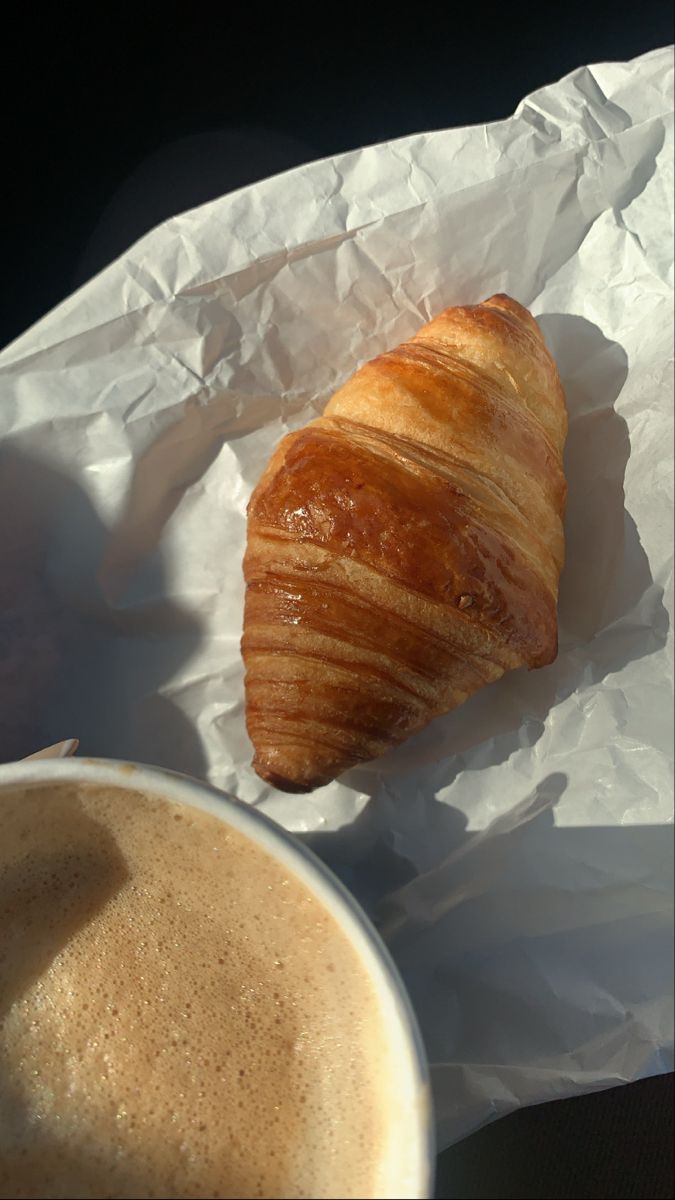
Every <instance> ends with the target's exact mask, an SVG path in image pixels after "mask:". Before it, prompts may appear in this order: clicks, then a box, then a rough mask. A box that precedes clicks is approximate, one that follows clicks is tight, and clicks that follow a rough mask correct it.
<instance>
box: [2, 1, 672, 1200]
mask: <svg viewBox="0 0 675 1200" xmlns="http://www.w3.org/2000/svg"><path fill="white" fill-rule="evenodd" d="M83 11H84V10H78V9H77V7H75V8H74V9H70V10H65V11H61V10H57V8H56V6H53V7H52V10H51V11H43V10H42V9H38V8H32V7H26V6H25V7H24V8H23V9H22V10H21V12H19V13H18V14H17V13H16V11H15V12H14V16H13V20H14V21H15V26H14V32H9V31H8V29H7V28H6V29H5V31H4V35H3V36H4V44H3V47H2V51H1V54H2V71H1V72H0V89H1V91H2V110H3V153H2V163H3V169H4V178H3V181H2V189H1V190H0V211H1V215H2V217H3V220H2V224H1V226H0V228H1V230H2V232H1V238H2V246H1V250H2V263H3V267H4V279H3V288H2V307H1V310H0V345H4V344H5V343H6V342H8V341H10V340H11V339H12V338H14V337H16V336H17V335H18V334H20V333H21V332H23V330H24V329H26V328H28V326H29V325H31V324H32V323H33V322H35V321H36V320H38V319H39V318H40V317H41V316H42V315H43V314H44V313H46V312H48V311H49V309H51V308H52V307H53V306H54V305H55V304H56V303H57V302H58V301H59V300H61V299H63V298H64V297H65V296H67V295H68V294H69V293H70V292H71V291H72V290H73V289H74V287H75V286H77V285H78V284H80V283H83V282H85V281H86V279H87V278H88V277H89V276H90V275H91V274H93V273H95V272H96V271H97V270H99V269H100V268H101V267H103V266H105V265H106V263H107V262H109V261H110V260H111V259H112V258H114V257H116V256H117V254H119V253H121V252H122V251H123V250H124V249H125V248H126V246H128V245H129V244H130V243H131V242H132V241H134V240H135V239H136V238H137V237H139V236H140V235H141V234H143V233H144V232H146V231H147V230H148V229H149V228H151V227H152V226H153V225H155V224H157V223H158V222H159V221H161V220H163V219H164V218H166V217H168V216H170V215H172V214H173V213H175V212H178V211H181V210H182V209H185V208H189V207H192V206H193V205H196V204H199V203H202V202H203V201H206V200H208V199H212V198H214V197H215V196H218V195H220V194H222V193H223V192H225V191H227V190H230V189H231V188H233V187H238V186H241V185H243V184H246V183H250V182H253V181H254V180H256V179H259V178H262V177H264V176H265V175H268V174H272V173H275V172H277V171H279V170H284V169H286V168H288V167H292V166H295V165H297V164H299V163H301V162H305V161H308V160H311V159H314V158H320V157H324V156H325V155H330V154H333V153H335V152H338V151H342V150H348V149H352V148H355V147H358V146H362V145H364V144H368V143H372V142H378V141H382V140H385V139H388V138H395V137H400V136H402V135H404V134H408V133H414V132H418V131H420V130H425V129H435V128H442V127H445V126H455V125H465V124H476V123H481V122H487V121H494V120H498V119H500V118H503V117H506V116H508V115H509V114H510V113H511V112H513V110H514V109H515V107H516V106H517V104H518V102H519V101H520V100H521V99H522V97H523V96H524V95H526V94H527V93H528V92H531V91H533V90H534V89H536V88H539V87H542V86H544V85H545V84H547V83H550V82H552V81H553V80H555V79H557V78H559V77H560V76H562V75H564V74H566V73H567V72H568V71H571V70H573V69H574V68H575V67H577V66H579V65H581V64H583V63H592V62H598V61H606V60H626V59H630V58H633V57H635V56H636V55H638V54H641V53H643V52H645V51H647V50H651V49H654V48H656V47H658V46H662V45H666V44H668V43H670V42H672V41H673V10H672V6H671V3H670V2H669V0H656V2H654V0H640V2H639V3H613V4H606V3H602V2H593V0H588V3H586V4H578V3H572V2H570V3H567V4H560V5H558V4H548V5H546V4H542V3H540V4H537V5H514V4H510V5H502V6H501V7H500V8H499V9H491V8H489V7H488V6H486V5H485V4H480V3H475V4H470V3H469V0H463V2H462V3H461V4H453V3H445V4H444V5H442V6H441V5H438V6H437V7H436V6H431V5H428V4H427V5H411V4H408V5H406V6H404V7H402V8H401V10H400V11H399V14H398V15H395V12H394V9H393V8H392V7H391V6H388V7H387V8H384V7H381V8H380V9H379V10H377V11H374V10H373V9H372V8H369V9H366V6H365V5H361V6H358V5H357V6H348V7H347V8H346V9H344V8H338V9H336V10H330V9H325V10H323V12H322V10H320V9H319V8H318V7H314V8H312V9H308V10H307V12H306V15H305V16H304V17H303V18H302V19H300V18H299V16H298V15H297V14H298V12H299V11H300V10H298V9H297V7H293V8H288V9H282V10H279V9H276V10H274V12H275V15H274V17H272V16H270V15H269V14H268V13H267V10H266V9H262V8H258V6H253V5H248V6H247V5H245V4H242V5H240V6H238V8H237V10H235V9H234V6H227V7H225V6H218V7H216V6H213V5H192V6H188V5H186V4H185V3H184V4H182V5H181V6H180V7H178V6H175V5H171V4H165V5H164V6H162V8H161V9H160V8H154V7H153V6H150V5H144V4H142V3H140V2H139V3H138V4H137V5H136V7H135V8H132V7H131V6H129V7H126V8H125V7H122V6H105V7H104V6H101V7H100V8H99V9H98V10H97V11H95V10H94V8H93V6H92V8H91V9H90V10H89V16H88V17H86V18H85V17H83V15H82V13H83ZM101 13H103V16H101V15H100V14H101ZM95 17H96V20H97V22H98V27H97V29H96V30H95V29H94V27H93V21H94V18H95ZM207 134H208V135H210V136H209V137H208V138H204V137H203V136H202V135H207ZM185 139H188V140H187V141H186V140H185ZM0 402H1V401H0ZM671 1135H672V1077H666V1078H661V1079H656V1080H650V1081H646V1082H644V1083H641V1084H635V1085H632V1086H630V1087H628V1088H622V1089H618V1090H615V1091H612V1092H608V1093H605V1094H603V1095H600V1096H594V1097H588V1098H581V1099H576V1100H572V1101H565V1102H560V1103H557V1104H553V1105H546V1106H543V1107H540V1108H538V1109H533V1110H530V1111H528V1112H522V1113H518V1114H515V1115H513V1116H511V1117H508V1118H506V1119H505V1120H503V1121H500V1122H498V1123H497V1124H496V1125H494V1126H492V1127H490V1128H488V1129H486V1130H484V1131H482V1132H480V1133H478V1134H476V1135H474V1137H472V1138H469V1139H468V1140H467V1141H466V1142H464V1143H463V1144H462V1145H461V1146H459V1147H455V1148H454V1149H453V1150H451V1151H449V1152H447V1153H446V1154H445V1155H443V1156H442V1159H441V1162H440V1166H439V1180H438V1194H439V1196H442V1197H451V1196H452V1197H460V1196H461V1197H493V1196H494V1197H511V1196H514V1197H515V1196H524V1197H530V1196H531V1197H535V1196H541V1197H569V1198H571V1197H581V1196H599V1197H600V1196H602V1197H617V1198H620V1197H661V1196H672V1195H673V1165H672V1141H671Z"/></svg>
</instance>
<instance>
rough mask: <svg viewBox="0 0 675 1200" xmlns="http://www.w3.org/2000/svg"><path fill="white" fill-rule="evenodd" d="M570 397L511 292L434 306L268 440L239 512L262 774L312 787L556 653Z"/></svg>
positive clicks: (250, 680) (249, 691)
mask: <svg viewBox="0 0 675 1200" xmlns="http://www.w3.org/2000/svg"><path fill="white" fill-rule="evenodd" d="M566 430H567V414H566V409H565V398H564V393H563V390H562V386H561V384H560V379H559V377H558V372H557V370H556V366H555V363H554V361H553V359H552V357H551V355H550V354H549V352H548V350H547V349H546V346H545V343H544V339H543V337H542V335H541V332H540V330H539V327H538V326H537V324H536V322H535V320H534V319H533V317H532V316H531V315H530V313H529V312H528V311H527V310H526V309H525V308H523V307H522V306H521V305H520V304H518V303H516V302H515V301H514V300H511V299H510V298H509V297H508V296H503V295H499V296H493V297H492V298H491V299H490V300H486V301H485V302H484V303H483V304H479V305H475V306H470V307H465V308H448V309H446V310H445V311H444V312H442V313H440V314H439V315H438V316H437V317H435V318H434V319H433V320H432V321H430V322H429V323H428V324H427V325H424V326H423V327H422V329H420V330H419V332H418V333H417V334H415V336H414V337H413V338H411V340H410V341H408V342H404V343H403V345H401V346H399V347H398V348H397V349H395V350H391V351H390V352H389V353H387V354H381V355H379V356H378V357H377V358H375V359H373V360H372V361H371V362H368V363H366V364H365V366H363V367H361V369H360V370H358V371H357V372H356V374H355V375H354V376H353V377H352V378H351V379H350V380H349V382H348V383H347V384H346V385H345V386H344V387H342V388H341V389H340V390H339V391H338V392H336V394H335V395H334V396H333V398H332V400H331V401H330V403H329V404H328V406H327V408H326V410H325V413H324V416H322V417H320V418H319V419H318V420H315V421H312V422H311V423H310V424H309V425H307V426H306V427H305V428H304V429H301V430H300V431H299V432H296V433H291V434H289V435H288V436H287V437H285V438H284V439H283V441H282V442H281V443H280V445H279V446H278V448H277V450H276V451H275V453H274V454H273V455H272V458H271V460H270V462H269V464H268V466H267V469H266V470H265V472H264V474H263V476H262V478H261V479H260V481H259V483H258V485H257V487H256V488H255V491H254V493H253V495H252V497H251V501H250V504H249V508H248V544H247V549H246V555H245V559H244V575H245V579H246V584H247V589H246V603H245V615H244V636H243V639H242V652H243V656H244V661H245V665H246V720H247V726H248V732H249V735H250V738H251V741H252V742H253V746H254V748H255V758H254V763H253V765H254V767H255V769H256V771H257V772H258V774H259V775H260V776H261V777H262V778H263V779H265V780H267V781H269V782H270V783H271V784H273V785H274V786H275V787H278V788H281V789H283V790H285V791H294V792H301V791H310V790H311V789H312V788H315V787H319V786H320V785H322V784H325V783H328V782H329V781H330V780H332V779H334V778H335V777H336V776H337V775H339V774H341V772H343V771H345V770H346V769H347V768H349V767H351V766H353V765H355V764H356V763H359V762H363V761H365V760H367V759H372V758H375V757H377V756H378V755H380V754H382V753H383V752H384V751H385V750H387V749H388V748H389V747H391V746H394V745H396V744H397V743H399V742H401V741H403V739H404V738H407V737H409V736H410V735H411V734H413V733H415V732H416V731H418V730H419V729H421V728H422V727H423V726H424V725H426V724H427V723H428V722H429V721H431V720H432V719H433V718H434V717H436V716H438V715H440V714H441V713H445V712H448V711H449V710H450V709H452V708H454V707H455V706H456V705H458V704H461V703H462V701H464V700H466V698H467V697H468V696H470V695H472V693H474V692H476V691H477V690H478V689H479V688H481V687H483V686H484V684H486V683H490V682H491V681H492V680H494V679H498V678H499V676H500V675H502V674H503V673H504V671H506V670H508V669H509V668H512V667H521V666H527V667H541V666H544V665H545V664H546V663H550V662H551V661H552V660H553V659H554V658H555V655H556V652H557V616H556V604H557V595H558V580H559V576H560V570H561V567H562V562H563V552H564V544H563V528H562V517H563V511H564V504H565V493H566V484H565V478H564V475H563V469H562V451H563V445H564V441H565V435H566Z"/></svg>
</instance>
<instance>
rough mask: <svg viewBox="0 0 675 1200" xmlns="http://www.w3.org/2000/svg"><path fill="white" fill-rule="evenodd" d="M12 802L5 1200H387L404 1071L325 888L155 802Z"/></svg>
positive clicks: (5, 844)
mask: <svg viewBox="0 0 675 1200" xmlns="http://www.w3.org/2000/svg"><path fill="white" fill-rule="evenodd" d="M0 806H1V807H0V818H1V823H0V914H1V915H0V1195H1V1196H3V1197H5V1196H10V1195H11V1196H17V1197H20V1196H25V1197H27V1196H41V1197H55V1196H63V1197H80V1196H95V1197H98V1196H114V1197H145V1196H148V1197H150V1196H158V1197H174V1196H181V1197H192V1196H218V1197H230V1196H237V1197H243V1196H286V1197H291V1196H308V1197H309V1196H312V1197H315V1196H316V1197H318V1196H345V1197H347V1196H360V1197H365V1196H377V1195H381V1194H382V1191H381V1188H382V1186H383V1185H382V1182H381V1178H380V1167H381V1160H382V1158H383V1155H384V1143H385V1140H386V1136H387V1135H386V1112H387V1108H388V1107H391V1103H392V1095H393V1094H394V1092H395V1088H396V1078H395V1073H396V1063H395V1061H394V1055H393V1051H392V1050H391V1048H390V1046H389V1045H388V1042H387V1037H386V1033H385V1029H384V1025H383V1022H382V1019H381V1013H380V1010H379V1006H378V1000H377V996H376V995H375V989H374V986H373V984H372V983H371V981H370V979H369V977H368V974H367V972H366V970H365V968H364V966H363V964H362V962H361V961H360V959H359V957H358V954H357V952H356V951H355V950H354V948H353V947H352V945H351V944H350V942H349V941H348V939H347V937H346V936H345V934H344V933H343V932H342V931H341V929H340V926H339V925H338V923H337V921H336V920H335V918H334V917H333V916H332V915H331V914H330V913H329V912H328V911H327V910H326V909H325V908H324V907H323V905H322V904H321V902H320V901H319V900H318V899H317V897H316V896H314V895H313V894H312V893H311V892H310V891H309V890H308V888H307V887H306V886H305V885H304V883H302V882H301V881H300V880H299V879H298V878H297V877H296V876H294V875H292V874H289V872H288V871H287V870H286V868H285V867H284V866H283V865H282V864H281V863H280V862H278V861H277V860H276V859H274V858H273V857H272V856H271V855H269V854H268V853H267V852H266V851H265V850H264V849H262V848H261V847H260V846H258V845H257V844H256V843H254V842H253V841H251V840H249V839H248V838H246V837H245V836H244V835H243V834H241V833H240V832H238V831H237V830H235V829H233V828H232V827H231V826H229V825H227V824H225V823H223V822H221V821H219V820H218V818H216V817H214V816H211V815H209V814H207V813H204V812H202V811H199V810H196V809H193V808H190V807H186V806H179V805H176V804H173V803H171V802H169V801H167V800H164V799H162V798H158V797H155V796H151V795H149V794H146V793H144V792H133V791H126V790H123V789H121V788H105V787H100V786H94V785H90V784H68V783H65V782H63V783H62V782H58V783H50V784H48V785H47V784H41V785H39V786H35V787H31V788H30V789H27V790H21V791H19V790H13V791H11V792H7V791H4V792H2V793H1V794H0Z"/></svg>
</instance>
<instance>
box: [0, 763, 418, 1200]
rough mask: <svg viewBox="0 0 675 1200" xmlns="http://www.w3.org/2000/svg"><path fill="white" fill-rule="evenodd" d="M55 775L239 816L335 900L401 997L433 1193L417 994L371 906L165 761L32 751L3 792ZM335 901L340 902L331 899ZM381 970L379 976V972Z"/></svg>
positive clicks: (400, 1019)
mask: <svg viewBox="0 0 675 1200" xmlns="http://www.w3.org/2000/svg"><path fill="white" fill-rule="evenodd" d="M50 780H54V781H56V780H61V781H64V782H65V781H71V782H76V783H77V782H79V783H97V784H99V785H101V784H104V785H108V786H111V787H113V786H114V787H118V788H123V789H127V790H138V791H145V792H149V793H150V794H151V795H152V794H153V793H154V794H155V795H159V796H160V797H161V798H164V799H167V800H169V801H173V802H176V803H179V804H187V805H189V806H192V807H195V808H198V809H201V810H202V811H203V812H207V813H210V814H212V815H213V816H216V817H218V818H219V819H220V820H222V821H224V822H225V824H228V823H229V824H231V825H232V826H233V827H234V828H236V829H237V830H238V831H239V832H241V833H242V834H243V835H244V836H245V837H248V838H249V839H250V840H252V841H254V842H255V843H256V844H257V845H259V846H261V847H262V848H263V849H265V850H267V852H268V853H270V854H272V855H273V857H275V858H276V859H277V860H281V861H282V862H283V863H284V864H285V865H286V866H287V867H288V868H289V870H291V871H293V873H294V874H295V875H296V876H297V877H298V878H299V879H300V880H301V882H302V883H303V884H304V885H305V886H307V887H308V888H309V890H310V891H312V892H313V893H314V894H315V895H316V896H317V899H318V900H319V901H320V902H321V903H323V905H324V907H328V908H329V911H331V913H332V915H333V916H334V917H335V918H336V919H337V920H338V921H339V924H340V927H341V929H342V931H343V933H345V935H346V936H347V937H348V938H349V940H350V941H351V942H352V945H353V946H354V948H355V950H356V951H357V953H358V954H359V957H360V959H361V961H362V964H363V965H364V967H365V969H366V970H367V971H368V973H369V975H370V976H371V978H372V977H373V976H374V983H375V984H376V986H377V987H378V991H381V992H382V994H384V990H385V989H386V992H387V994H388V995H389V996H390V998H392V999H393V1000H394V1003H395V1010H396V1021H397V1024H398V1026H399V1032H400V1035H401V1040H402V1045H405V1046H406V1047H407V1051H408V1053H407V1058H408V1070H409V1076H410V1079H409V1086H410V1088H411V1091H412V1090H413V1089H414V1091H415V1093H416V1096H417V1102H416V1103H415V1105H414V1110H415V1113H416V1114H417V1122H416V1126H417V1127H416V1129H414V1128H413V1123H412V1115H413V1114H412V1113H411V1127H410V1135H411V1139H412V1135H413V1133H416V1137H415V1151H416V1156H417V1162H416V1163H415V1164H414V1172H413V1179H414V1181H415V1183H414V1191H410V1192H408V1193H406V1194H408V1195H409V1196H410V1197H413V1198H414V1200H426V1198H428V1197H430V1196H432V1195H433V1181H434V1174H435V1138H434V1126H433V1108H432V1100H431V1084H430V1076H429V1067H428V1060H427V1055H426V1052H425V1050H424V1044H423V1041H422V1035H421V1033H420V1030H419V1026H418V1023H417V1018H416V1016H415V1013H414V1010H413V1007H412V1003H411V1001H410V997H409V995H408V992H407V990H406V988H405V985H404V983H403V980H402V979H401V976H400V974H399V971H398V968H397V967H396V965H395V963H394V961H393V959H392V957H391V954H390V952H389V950H388V949H387V947H386V946H385V944H384V942H383V940H382V938H381V936H380V934H379V933H378V932H377V930H376V928H375V926H374V925H373V923H372V921H371V920H370V918H369V917H368V915H367V913H366V912H365V911H364V910H363V908H362V907H361V905H360V904H359V902H358V901H357V900H356V898H355V897H354V896H353V895H352V893H351V892H350V891H349V889H348V888H347V887H345V885H344V884H343V883H342V881H341V880H340V879H339V878H338V877H337V876H336V875H335V873H334V872H333V871H332V870H331V869H330V867H328V866H327V865H326V863H325V862H323V860H322V859H321V858H320V857H319V856H318V855H317V854H316V853H315V852H314V851H313V850H312V849H310V847H309V846H306V845H305V844H304V843H303V842H302V841H301V840H300V839H299V838H298V837H296V835H295V834H293V833H291V832H290V831H289V830H287V829H284V827H283V826H282V825H280V824H278V822H276V821H274V820H273V819H272V818H271V817H269V816H267V814H266V813H264V812H261V811H260V810H259V809H258V808H256V807H254V806H253V805H250V804H246V803H245V802H244V801H242V800H240V799H238V797H236V796H234V795H232V793H231V792H225V791H222V790H220V789H219V788H216V787H214V786H213V784H210V783H206V782H204V781H202V780H199V779H196V778H194V777H193V776H190V775H183V774H181V773H179V772H177V771H171V770H168V769H167V768H165V767H157V766H151V765H149V764H145V763H137V762H131V761H128V760H120V759H108V758H92V757H86V758H84V757H83V758H77V757H73V758H65V759H32V760H24V761H21V762H14V763H3V764H0V800H1V798H2V791H3V790H5V789H6V788H8V787H10V786H17V785H23V784H26V785H30V784H39V783H47V782H49V781H50ZM331 901H332V902H333V905H332V904H331ZM378 975H379V979H378V978H377V977H378Z"/></svg>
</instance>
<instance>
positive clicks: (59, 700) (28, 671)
mask: <svg viewBox="0 0 675 1200" xmlns="http://www.w3.org/2000/svg"><path fill="white" fill-rule="evenodd" d="M114 540H115V536H114V531H110V530H108V529H107V528H106V526H105V525H104V523H103V521H102V520H101V518H100V517H99V516H98V514H97V512H96V511H95V509H94V506H93V504H92V503H91V501H90V500H89V498H88V497H87V495H86V494H85V492H84V491H83V489H82V488H81V487H80V486H79V485H78V484H77V483H76V482H75V481H74V480H73V479H72V478H70V477H69V476H68V475H67V474H66V473H65V472H64V471H61V470H59V469H57V468H56V467H55V466H52V465H47V464H45V463H44V462H42V461H40V460H39V459H37V458H34V457H31V455H30V454H29V453H28V452H27V451H26V449H25V448H23V447H22V446H20V445H19V443H18V442H12V441H10V440H7V441H6V442H5V444H4V446H3V448H2V452H1V453H0V562H1V563H2V570H1V571H0V761H10V760H14V759H18V758H22V757H23V756H24V755H26V754H29V753H31V752H32V751H34V750H36V749H38V748H39V747H40V746H41V745H48V744H50V743H51V742H55V741H59V740H60V739H62V738H64V737H70V736H76V737H79V739H80V746H81V750H82V752H83V753H85V754H88V755H92V756H96V755H98V756H102V757H109V758H129V759H136V760H140V761H145V762H155V763H156V764H157V765H159V766H164V767H168V768H170V769H173V770H177V771H183V772H186V773H189V774H195V775H203V774H204V772H205V760H204V755H203V751H202V748H201V745H200V744H199V741H198V738H197V735H196V733H195V732H194V731H193V730H192V728H191V726H190V724H189V723H188V722H187V720H186V719H185V718H184V717H183V715H182V713H181V712H180V711H179V710H178V708H177V707H176V706H175V705H174V704H173V703H172V702H171V701H170V700H169V699H167V698H166V697H165V696H163V695H162V687H163V685H164V684H165V683H166V682H168V681H169V680H170V679H171V678H172V676H173V675H174V674H175V672H176V671H177V670H178V668H179V667H180V666H181V664H182V663H183V662H184V661H186V659H187V658H188V657H190V656H191V655H192V654H193V653H194V651H195V649H196V647H197V646H198V645H199V642H200V639H201V631H200V628H199V624H198V623H197V621H196V619H195V617H194V616H193V615H192V614H189V613H187V612H185V611H184V610H183V609H181V608H180V607H179V606H178V605H176V604H175V603H174V602H173V601H172V600H169V599H168V598H167V596H166V571H165V567H164V563H163V557H162V553H161V551H160V550H159V549H157V548H156V549H155V551H154V553H153V555H152V556H151V558H150V559H149V560H148V561H147V562H143V563H140V562H139V561H138V558H137V557H136V556H134V555H133V554H131V555H129V556H127V559H126V560H125V573H120V574H119V575H118V578H117V584H118V589H117V593H116V594H115V595H114V598H113V599H109V598H106V595H105V593H104V589H103V588H102V586H101V580H100V567H101V563H102V561H103V559H104V558H105V555H106V550H107V548H108V547H109V545H110V544H111V541H114Z"/></svg>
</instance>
